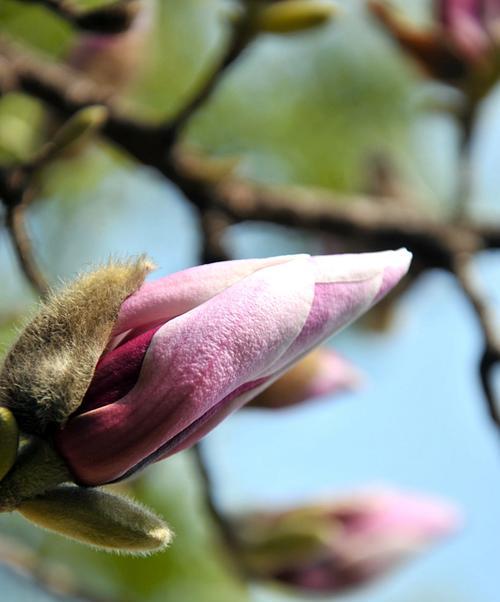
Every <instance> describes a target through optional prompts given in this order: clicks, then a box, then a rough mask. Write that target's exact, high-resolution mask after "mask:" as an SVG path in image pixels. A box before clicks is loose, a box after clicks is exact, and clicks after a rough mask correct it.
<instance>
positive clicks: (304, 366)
mask: <svg viewBox="0 0 500 602" xmlns="http://www.w3.org/2000/svg"><path fill="white" fill-rule="evenodd" d="M362 382H363V376H362V374H361V372H360V371H359V370H358V369H357V368H356V367H355V366H353V365H352V364H351V362H349V361H348V360H347V359H345V358H344V357H342V356H341V355H340V354H338V353H337V352H335V351H332V350H331V349H326V348H321V349H317V350H315V351H312V352H311V353H309V354H308V355H306V357H305V358H304V359H302V360H300V361H299V362H297V363H296V364H295V365H294V366H293V367H292V368H291V369H290V370H289V371H288V372H287V373H286V374H285V375H283V376H282V377H281V378H279V379H278V380H277V381H276V382H274V383H273V384H272V385H271V386H270V387H268V388H267V389H265V390H264V391H262V393H260V394H259V395H257V397H256V398H255V399H253V400H252V401H251V402H250V403H248V404H247V405H246V406H245V407H250V408H266V409H270V410H275V409H276V410H277V409H281V408H288V407H290V406H295V405H298V404H301V403H303V402H304V401H308V400H313V399H315V398H317V397H322V396H325V395H334V394H335V393H342V392H344V391H352V390H354V389H357V388H358V387H359V386H361V384H362Z"/></svg>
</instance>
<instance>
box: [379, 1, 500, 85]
mask: <svg viewBox="0 0 500 602" xmlns="http://www.w3.org/2000/svg"><path fill="white" fill-rule="evenodd" d="M369 7H370V10H371V12H372V14H373V15H374V16H375V17H376V18H377V19H378V20H379V21H380V22H381V23H382V25H383V26H384V27H385V28H386V29H387V31H388V32H389V33H390V34H391V36H392V37H393V38H394V40H395V41H397V42H398V43H399V45H400V46H401V47H402V48H403V50H405V51H406V52H407V53H408V54H409V55H410V56H412V57H413V58H414V59H415V60H416V61H417V62H418V63H419V64H420V65H421V66H422V67H423V68H424V69H425V70H426V71H427V72H428V73H429V74H430V75H431V76H432V77H435V78H436V79H439V80H442V81H444V82H447V83H451V84H454V85H457V86H459V87H463V86H466V87H467V88H468V90H469V93H475V94H476V95H477V96H480V95H483V94H484V93H485V92H486V91H487V90H488V89H489V88H490V87H491V85H492V84H493V83H494V82H495V81H496V79H497V77H498V73H499V71H500V65H499V60H498V54H499V53H498V50H499V48H500V1H499V0H435V3H434V7H435V13H436V20H437V22H436V25H435V26H434V27H428V28H426V29H422V28H418V27H416V26H414V25H412V24H411V23H409V22H407V21H406V20H405V19H403V18H402V17H401V16H400V15H399V14H398V13H397V11H396V10H395V9H394V8H392V7H391V6H390V5H389V4H388V3H386V2H384V1H383V0H369Z"/></svg>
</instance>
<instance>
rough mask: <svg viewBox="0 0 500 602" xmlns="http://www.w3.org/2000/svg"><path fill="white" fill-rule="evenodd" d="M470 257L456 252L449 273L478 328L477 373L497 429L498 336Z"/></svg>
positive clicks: (499, 416)
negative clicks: (481, 345)
mask: <svg viewBox="0 0 500 602" xmlns="http://www.w3.org/2000/svg"><path fill="white" fill-rule="evenodd" d="M471 261H472V256H470V255H468V254H458V255H457V256H456V257H455V261H454V264H453V272H454V274H455V276H456V278H457V281H458V283H459V284H460V286H461V288H462V290H463V292H464V294H465V296H466V298H467V299H468V300H469V302H470V304H471V307H472V309H473V311H474V313H475V314H476V317H477V320H478V322H479V326H480V328H481V332H482V336H483V341H484V350H483V353H482V357H481V361H480V363H479V375H480V379H481V385H482V388H483V391H484V396H485V399H486V402H487V405H488V412H489V415H490V417H491V419H492V420H493V422H494V424H496V426H497V427H499V428H500V407H499V405H498V403H497V396H496V393H495V388H494V384H493V371H494V368H495V367H496V366H497V365H498V364H499V363H500V338H499V335H498V332H497V329H496V327H495V322H494V316H493V314H492V311H491V309H490V307H489V306H488V304H487V303H486V301H485V299H484V298H483V295H482V294H481V292H480V290H479V286H478V284H477V282H476V280H475V277H474V273H473V271H472V266H471Z"/></svg>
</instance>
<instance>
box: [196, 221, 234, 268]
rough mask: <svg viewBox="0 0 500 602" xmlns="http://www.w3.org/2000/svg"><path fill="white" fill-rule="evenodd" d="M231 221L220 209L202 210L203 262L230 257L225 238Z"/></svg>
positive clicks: (225, 259) (224, 259) (223, 259)
mask: <svg viewBox="0 0 500 602" xmlns="http://www.w3.org/2000/svg"><path fill="white" fill-rule="evenodd" d="M230 223H231V222H230V221H229V220H228V219H227V217H226V216H225V215H224V214H223V213H221V212H219V211H214V210H212V209H209V210H207V211H204V212H201V239H202V248H201V257H200V260H201V263H213V262H214V261H227V260H228V259H230V257H229V254H228V252H227V250H226V248H225V245H224V240H223V238H224V232H225V231H226V229H227V228H228V226H229V225H230Z"/></svg>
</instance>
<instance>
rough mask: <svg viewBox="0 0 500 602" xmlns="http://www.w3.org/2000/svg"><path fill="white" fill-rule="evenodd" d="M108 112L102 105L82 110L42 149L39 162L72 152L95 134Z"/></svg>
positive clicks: (37, 159)
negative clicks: (72, 148) (76, 146)
mask: <svg viewBox="0 0 500 602" xmlns="http://www.w3.org/2000/svg"><path fill="white" fill-rule="evenodd" d="M107 117H108V110H107V109H106V107H104V106H101V105H94V106H91V107H86V108H84V109H81V110H80V111H78V112H77V113H75V114H74V115H72V117H71V118H70V119H68V121H66V123H64V125H63V126H62V127H61V128H60V129H59V130H57V132H56V133H55V134H54V136H53V138H52V140H51V141H50V142H49V143H48V144H47V145H46V146H45V147H44V148H43V149H42V151H41V152H40V156H39V157H38V158H36V159H35V162H37V161H43V162H46V161H49V160H51V159H53V158H54V157H57V156H59V155H62V154H63V153H66V152H67V151H69V150H71V147H73V146H74V145H76V144H79V143H81V142H83V141H84V140H85V139H87V138H88V137H89V136H91V135H92V134H94V133H95V132H96V131H97V130H98V129H99V128H100V127H101V126H102V125H103V123H104V122H105V121H106V119H107Z"/></svg>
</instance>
